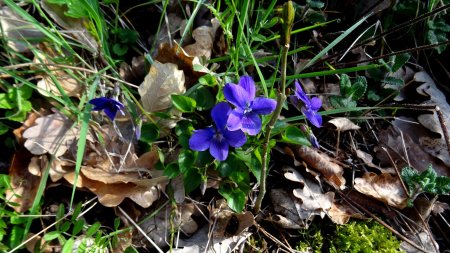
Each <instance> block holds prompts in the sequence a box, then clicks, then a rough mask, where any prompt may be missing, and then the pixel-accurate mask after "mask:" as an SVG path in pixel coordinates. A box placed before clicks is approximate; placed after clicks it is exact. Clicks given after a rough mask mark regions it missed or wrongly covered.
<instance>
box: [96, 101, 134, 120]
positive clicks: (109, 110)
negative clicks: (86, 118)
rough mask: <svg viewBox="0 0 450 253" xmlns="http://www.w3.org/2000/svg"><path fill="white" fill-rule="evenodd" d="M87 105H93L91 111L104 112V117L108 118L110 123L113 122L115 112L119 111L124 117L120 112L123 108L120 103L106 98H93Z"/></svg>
mask: <svg viewBox="0 0 450 253" xmlns="http://www.w3.org/2000/svg"><path fill="white" fill-rule="evenodd" d="M89 104H92V105H94V108H93V109H92V110H93V111H101V110H104V111H105V114H106V116H108V118H110V119H111V120H112V121H114V118H115V117H116V114H117V111H120V113H122V115H125V114H124V112H123V111H122V108H124V107H125V106H124V105H123V104H122V103H120V102H119V101H117V100H115V99H112V98H107V97H101V98H94V99H92V100H90V101H89Z"/></svg>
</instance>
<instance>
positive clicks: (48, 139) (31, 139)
mask: <svg viewBox="0 0 450 253" xmlns="http://www.w3.org/2000/svg"><path fill="white" fill-rule="evenodd" d="M72 125H73V122H72V121H71V120H69V119H68V118H67V117H65V116H64V115H62V114H61V113H54V114H50V115H47V116H43V117H39V118H37V119H36V121H35V125H34V126H32V127H30V128H28V129H27V130H25V132H24V133H23V138H25V139H27V140H26V141H25V144H24V146H25V147H26V148H27V149H28V150H29V151H30V152H31V153H32V154H34V155H42V154H45V153H49V154H52V155H55V156H56V157H59V156H61V155H63V154H64V153H65V152H66V151H67V149H68V148H69V147H70V145H72V143H73V142H74V141H75V139H76V138H78V136H79V129H78V128H77V127H76V126H74V127H72Z"/></svg>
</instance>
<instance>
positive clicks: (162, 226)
mask: <svg viewBox="0 0 450 253" xmlns="http://www.w3.org/2000/svg"><path fill="white" fill-rule="evenodd" d="M196 210H197V209H196V208H195V206H194V204H193V203H189V204H183V205H179V206H178V207H177V209H176V210H172V207H171V206H169V205H168V206H166V208H164V209H162V210H161V211H160V212H158V214H156V215H155V216H153V217H152V218H151V219H147V220H146V221H145V222H143V223H142V224H141V228H142V229H143V230H144V231H146V232H147V235H148V236H149V237H150V238H151V239H152V241H153V242H154V243H155V244H156V245H157V246H158V247H165V246H167V242H169V241H170V240H169V238H170V228H171V224H170V223H171V222H172V224H173V225H174V226H175V227H179V228H180V230H181V232H183V233H184V234H186V235H191V234H193V233H194V232H196V231H197V229H198V225H197V222H196V221H195V220H194V219H193V218H192V214H194V212H196ZM172 211H174V212H175V215H173V217H174V219H173V220H172V221H171V220H170V219H171V218H169V216H170V214H171V212H172ZM140 236H141V235H139V234H136V235H135V237H140ZM135 239H138V240H139V241H141V239H140V238H135ZM143 242H144V241H143ZM148 246H149V247H153V246H152V245H148Z"/></svg>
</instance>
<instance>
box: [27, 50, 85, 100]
mask: <svg viewBox="0 0 450 253" xmlns="http://www.w3.org/2000/svg"><path fill="white" fill-rule="evenodd" d="M52 57H61V55H60V53H59V52H56V51H55V50H54V49H53V48H51V47H50V46H49V45H47V44H40V45H39V51H37V52H36V54H35V56H34V59H33V62H34V63H36V65H34V66H33V69H37V70H42V73H46V74H40V75H39V76H38V77H40V78H42V79H41V80H39V81H38V83H37V87H38V88H39V89H37V91H38V92H39V93H40V94H41V95H43V96H47V97H48V96H51V95H56V96H62V94H61V92H60V90H59V88H60V89H62V90H63V91H64V93H65V94H66V95H67V96H69V97H79V96H81V93H82V91H83V85H81V84H80V83H79V82H78V81H77V80H76V79H75V78H73V77H72V76H71V75H69V74H68V72H66V71H70V70H63V68H61V67H58V66H53V65H52V64H53V63H54V62H53V61H52V60H51V58H52ZM40 64H45V66H41V65H40ZM55 81H56V82H55ZM58 86H59V88H58Z"/></svg>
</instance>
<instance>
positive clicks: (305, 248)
mask: <svg viewBox="0 0 450 253" xmlns="http://www.w3.org/2000/svg"><path fill="white" fill-rule="evenodd" d="M323 240H324V239H323V235H322V233H321V231H320V229H319V228H318V227H317V226H314V225H313V226H311V228H309V229H305V230H301V231H300V242H299V243H298V244H297V246H296V248H295V249H296V250H298V251H302V252H313V253H321V252H322V246H323Z"/></svg>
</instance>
